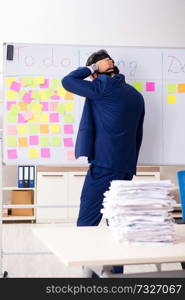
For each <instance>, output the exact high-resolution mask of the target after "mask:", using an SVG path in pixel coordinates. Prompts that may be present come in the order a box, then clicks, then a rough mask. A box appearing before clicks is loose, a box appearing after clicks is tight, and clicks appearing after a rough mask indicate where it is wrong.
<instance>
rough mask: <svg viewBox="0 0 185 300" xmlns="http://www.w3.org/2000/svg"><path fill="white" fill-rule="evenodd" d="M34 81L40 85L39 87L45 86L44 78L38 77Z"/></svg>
mask: <svg viewBox="0 0 185 300" xmlns="http://www.w3.org/2000/svg"><path fill="white" fill-rule="evenodd" d="M34 80H35V82H37V83H38V85H40V84H43V83H44V82H45V78H44V77H43V76H37V77H35V78H34Z"/></svg>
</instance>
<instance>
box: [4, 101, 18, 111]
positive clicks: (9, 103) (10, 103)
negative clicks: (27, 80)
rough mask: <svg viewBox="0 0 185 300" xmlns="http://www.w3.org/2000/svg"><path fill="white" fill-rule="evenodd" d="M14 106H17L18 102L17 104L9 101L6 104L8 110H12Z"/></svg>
mask: <svg viewBox="0 0 185 300" xmlns="http://www.w3.org/2000/svg"><path fill="white" fill-rule="evenodd" d="M12 104H16V102H15V101H8V102H7V103H6V109H7V110H10V108H11V106H12Z"/></svg>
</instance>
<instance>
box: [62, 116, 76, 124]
mask: <svg viewBox="0 0 185 300" xmlns="http://www.w3.org/2000/svg"><path fill="white" fill-rule="evenodd" d="M73 122H74V116H73V115H72V114H65V115H64V123H73Z"/></svg>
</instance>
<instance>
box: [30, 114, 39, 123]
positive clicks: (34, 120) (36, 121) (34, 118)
mask: <svg viewBox="0 0 185 300" xmlns="http://www.w3.org/2000/svg"><path fill="white" fill-rule="evenodd" d="M28 122H29V123H38V122H39V115H38V114H36V113H33V115H32V117H31V119H29V120H28Z"/></svg>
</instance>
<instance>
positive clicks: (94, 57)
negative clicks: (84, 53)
mask: <svg viewBox="0 0 185 300" xmlns="http://www.w3.org/2000/svg"><path fill="white" fill-rule="evenodd" d="M107 57H108V58H109V59H111V60H112V61H113V63H114V60H113V59H112V58H111V57H110V55H109V54H108V52H107V51H106V50H104V49H101V50H99V51H97V52H94V53H93V54H91V56H89V58H88V59H87V62H86V66H90V65H92V64H95V63H96V62H97V61H99V60H101V59H104V58H107ZM96 73H97V74H106V75H109V76H110V75H111V73H110V72H105V73H100V72H96ZM113 73H114V74H118V73H119V69H118V67H116V66H115V65H114V71H113Z"/></svg>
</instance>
